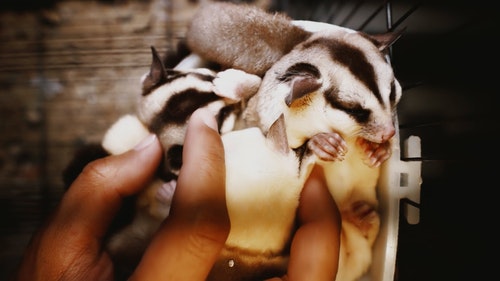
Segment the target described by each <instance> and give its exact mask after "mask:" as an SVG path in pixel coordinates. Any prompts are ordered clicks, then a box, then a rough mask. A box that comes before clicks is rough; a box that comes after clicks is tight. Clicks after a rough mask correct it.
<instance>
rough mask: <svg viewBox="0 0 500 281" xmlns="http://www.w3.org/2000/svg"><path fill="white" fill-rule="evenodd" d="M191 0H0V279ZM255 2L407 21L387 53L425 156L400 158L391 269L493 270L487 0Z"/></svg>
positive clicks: (361, 21)
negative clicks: (408, 198) (408, 188)
mask: <svg viewBox="0 0 500 281" xmlns="http://www.w3.org/2000/svg"><path fill="white" fill-rule="evenodd" d="M200 1H201V2H203V1H204V0H199V1H196V0H135V1H134V0H129V1H125V0H123V1H119V0H115V1H113V0H108V1H104V0H102V1H84V0H81V1H65V0H59V1H57V0H39V1H27V0H17V1H16V0H2V1H1V2H0V280H3V279H6V278H7V276H8V274H9V273H10V271H11V270H12V269H13V268H14V267H15V265H16V264H17V262H18V261H19V258H20V256H21V254H22V250H23V249H24V247H25V246H26V244H27V242H28V241H29V238H30V236H31V234H32V232H33V231H34V230H35V229H36V227H37V226H39V224H40V222H41V221H42V220H43V219H44V218H45V216H46V215H47V214H48V213H49V212H50V210H51V209H52V208H53V207H54V205H55V204H57V202H58V201H59V199H60V197H61V195H62V193H63V192H64V188H63V183H62V177H61V173H62V170H63V169H64V168H65V166H66V165H67V164H68V163H69V161H70V159H71V158H72V157H73V153H74V151H75V150H76V149H77V148H79V147H81V146H82V145H85V144H88V143H93V142H99V141H100V140H101V138H102V136H103V133H104V132H105V131H106V129H107V128H108V127H109V126H110V125H111V124H112V123H113V122H114V121H116V120H117V118H118V117H119V116H121V115H122V114H124V113H130V112H133V111H134V102H135V99H136V96H137V94H138V93H139V91H140V85H139V79H140V77H141V75H142V74H143V73H145V72H146V71H147V70H148V69H149V63H150V56H151V55H150V49H149V47H150V46H151V45H153V46H155V47H156V48H157V49H158V50H159V51H161V52H165V51H167V50H168V49H170V48H173V47H174V46H175V45H176V43H177V41H178V40H179V39H180V38H182V37H183V36H184V33H185V30H186V24H187V23H188V21H189V19H190V18H191V16H192V14H193V12H194V10H195V9H196V8H197V7H198V5H199V4H200ZM205 1H206V0H205ZM252 3H253V4H255V5H259V6H261V7H263V8H266V9H268V10H272V11H284V12H286V13H288V14H289V15H290V16H291V17H293V18H295V19H306V20H316V21H323V22H329V23H334V24H338V25H342V26H346V27H349V28H352V29H356V30H362V31H365V32H367V33H383V32H385V31H387V30H400V29H403V28H405V29H406V30H405V32H404V34H403V36H402V38H401V39H400V40H399V41H398V42H397V43H396V44H395V45H394V46H393V48H392V58H391V61H392V63H393V65H394V69H395V72H396V76H397V77H398V79H399V80H400V82H401V84H402V85H403V88H404V92H403V97H402V100H401V103H400V106H399V109H398V120H399V132H400V137H401V139H402V140H404V139H406V138H407V137H408V136H411V135H415V136H418V137H420V139H421V147H422V157H419V158H411V159H402V160H404V161H419V162H421V163H422V175H421V177H422V185H421V199H420V202H415V203H412V205H414V206H416V207H418V208H419V209H420V221H419V223H418V224H409V223H407V222H406V221H405V220H404V217H403V216H402V217H401V221H400V225H399V238H398V244H397V245H398V251H397V253H398V255H397V260H396V274H395V280H400V281H408V280H452V279H458V278H460V280H462V279H474V280H482V279H486V277H487V276H491V275H490V274H496V273H495V272H493V268H494V263H495V262H496V261H497V260H498V258H496V257H494V258H486V257H490V256H491V255H493V256H495V254H497V252H498V250H496V249H497V248H498V246H496V245H497V242H496V241H497V240H498V239H497V237H496V236H497V235H495V234H494V233H495V232H494V228H493V227H495V224H496V222H497V220H498V218H497V216H496V214H498V211H497V210H496V209H497V208H496V201H497V200H495V199H494V198H495V197H494V193H493V192H495V189H496V188H498V187H499V186H500V185H499V184H498V182H497V179H496V173H497V170H498V169H497V167H498V164H497V163H496V159H497V157H498V149H497V147H496V144H497V138H496V137H495V134H496V133H497V131H498V129H500V126H499V125H498V122H499V121H498V118H497V116H496V114H495V112H496V111H498V109H499V105H500V104H499V102H498V100H499V98H498V96H499V94H500V93H499V90H497V88H496V86H497V84H498V80H499V79H498V77H497V76H498V74H499V71H498V63H499V60H498V47H497V45H496V44H497V43H496V40H497V39H498V37H499V36H498V35H499V31H498V27H499V25H498V19H497V18H498V13H497V12H495V11H496V10H495V9H493V7H492V2H489V1H486V0H476V1H445V0H437V1H416V0H409V1H382V0H377V1H376V0H366V1H362V0H356V1H354V0H352V1H351V0H344V1H342V0H340V1H336V0H332V1H326V0H255V1H253V2H252ZM406 203H407V202H402V204H406ZM493 276H495V275H493ZM488 279H490V278H488Z"/></svg>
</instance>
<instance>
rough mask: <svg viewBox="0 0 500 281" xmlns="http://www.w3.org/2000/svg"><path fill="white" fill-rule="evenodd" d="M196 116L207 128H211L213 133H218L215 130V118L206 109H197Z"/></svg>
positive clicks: (216, 129)
mask: <svg viewBox="0 0 500 281" xmlns="http://www.w3.org/2000/svg"><path fill="white" fill-rule="evenodd" d="M197 114H198V115H199V116H198V117H199V118H200V119H201V121H203V123H205V125H207V126H208V127H209V128H211V129H212V130H214V131H218V128H217V121H215V117H214V116H213V114H212V113H211V112H210V111H209V110H207V109H198V110H197Z"/></svg>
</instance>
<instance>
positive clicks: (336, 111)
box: [187, 3, 401, 281]
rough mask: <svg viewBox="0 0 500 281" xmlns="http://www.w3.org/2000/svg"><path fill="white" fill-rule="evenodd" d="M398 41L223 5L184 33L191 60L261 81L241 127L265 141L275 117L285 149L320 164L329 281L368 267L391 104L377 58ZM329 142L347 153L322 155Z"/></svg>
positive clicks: (394, 91)
mask: <svg viewBox="0 0 500 281" xmlns="http://www.w3.org/2000/svg"><path fill="white" fill-rule="evenodd" d="M214 15H217V16H214ZM400 35H401V32H396V33H385V34H379V35H369V34H366V33H363V32H359V31H355V30H352V29H348V28H344V27H339V26H335V25H330V24H324V23H316V22H309V21H293V20H292V19H290V18H288V17H287V16H285V15H282V14H269V13H266V12H264V11H262V10H260V9H257V8H255V7H251V6H246V5H235V4H231V3H213V4H210V5H206V6H204V7H203V8H201V9H199V11H198V13H197V14H196V16H195V17H194V20H193V21H192V22H191V25H190V27H189V29H188V32H187V42H188V46H189V47H190V48H191V49H192V50H193V51H194V52H195V53H196V54H198V55H199V56H200V57H202V58H205V59H207V60H211V61H215V62H216V63H219V64H221V65H223V66H224V67H232V68H239V69H242V70H244V71H246V72H250V73H254V74H257V75H261V76H263V80H262V84H261V87H260V88H259V91H258V92H257V94H256V95H254V96H252V97H251V98H250V100H249V102H248V105H247V107H246V109H245V111H244V113H243V119H244V121H245V122H246V124H247V126H258V127H260V128H261V129H262V131H263V132H264V133H266V132H267V131H268V129H269V128H270V125H271V124H272V123H273V120H276V118H277V117H278V116H281V115H283V116H284V119H285V127H286V133H287V139H288V142H289V144H290V146H291V148H297V147H300V146H302V145H304V144H306V145H307V146H308V147H309V148H310V149H311V150H313V151H315V153H316V154H317V155H318V156H319V157H320V158H321V159H323V160H324V161H323V162H322V165H323V167H324V169H325V175H326V177H327V182H328V186H329V190H330V193H331V194H332V196H333V198H334V199H335V201H336V202H337V204H338V207H339V209H340V210H341V213H342V236H341V237H342V241H341V251H340V262H339V271H338V274H337V279H336V280H337V281H351V280H356V279H358V278H360V277H361V276H362V275H363V274H364V273H365V272H366V271H367V270H368V269H369V266H370V264H371V256H372V254H371V253H372V245H373V243H374V241H375V239H376V237H377V234H378V230H379V224H380V219H379V215H378V213H377V206H378V200H377V190H376V186H377V181H378V177H379V175H380V164H381V163H382V162H383V161H385V160H386V159H387V158H388V157H389V156H390V153H391V140H392V138H393V136H394V135H395V132H396V129H395V124H394V123H395V122H394V121H395V114H396V106H397V103H398V101H399V99H400V97H401V86H400V84H399V82H398V80H397V79H396V78H395V75H394V72H393V69H392V67H391V65H390V62H389V61H388V59H387V50H388V48H389V47H390V46H391V45H392V44H393V43H394V42H395V41H396V40H397V39H398V38H399V37H400ZM214 38H217V40H215V39H214ZM226 42H232V43H231V44H226ZM339 135H340V137H341V138H342V139H343V140H344V141H345V142H346V144H347V151H342V150H340V151H339V150H338V148H339V147H337V148H334V147H331V146H330V142H331V141H333V142H338V138H337V137H338V136H339Z"/></svg>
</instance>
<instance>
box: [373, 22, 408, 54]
mask: <svg viewBox="0 0 500 281" xmlns="http://www.w3.org/2000/svg"><path fill="white" fill-rule="evenodd" d="M405 30H406V27H405V28H403V29H401V30H398V31H394V32H386V33H381V34H372V35H368V37H369V38H370V39H371V41H372V42H373V43H374V44H375V45H376V46H377V47H378V49H379V51H381V52H382V53H387V52H388V49H389V47H391V46H392V45H393V44H394V43H396V41H398V39H399V38H401V35H403V32H404V31H405Z"/></svg>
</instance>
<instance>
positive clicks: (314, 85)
mask: <svg viewBox="0 0 500 281" xmlns="http://www.w3.org/2000/svg"><path fill="white" fill-rule="evenodd" d="M320 87H321V83H320V82H319V81H318V80H317V79H315V78H313V77H310V76H297V77H295V78H293V80H292V82H291V88H290V93H289V94H288V95H287V96H286V97H285V103H286V105H287V106H288V107H291V106H292V103H293V102H294V101H296V100H298V99H300V98H302V97H304V96H306V95H307V94H309V93H312V92H314V91H316V90H317V89H319V88H320Z"/></svg>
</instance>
